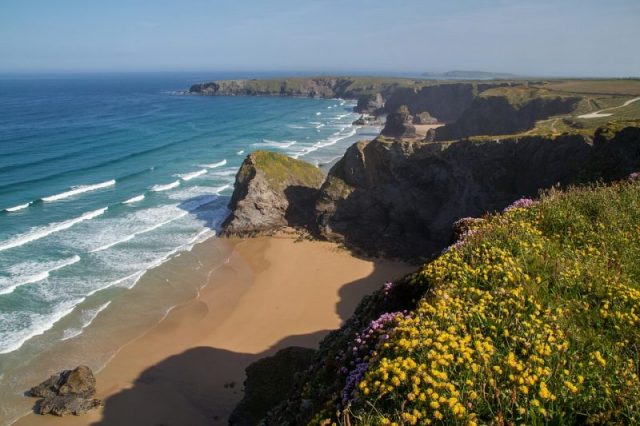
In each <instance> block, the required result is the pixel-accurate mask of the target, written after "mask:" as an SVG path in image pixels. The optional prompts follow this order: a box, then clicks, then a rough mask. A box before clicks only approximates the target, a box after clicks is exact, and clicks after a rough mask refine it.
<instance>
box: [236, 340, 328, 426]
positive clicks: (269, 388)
mask: <svg viewBox="0 0 640 426" xmlns="http://www.w3.org/2000/svg"><path fill="white" fill-rule="evenodd" d="M315 353H316V351H315V350H313V349H308V348H301V347H295V346H294V347H289V348H285V349H282V350H280V351H278V352H277V353H276V354H275V355H273V356H271V357H267V358H262V359H260V360H258V361H256V362H254V363H253V364H251V365H250V366H249V367H247V369H246V372H247V379H246V380H245V382H244V388H245V395H244V398H243V399H242V401H240V403H239V404H238V406H237V407H236V408H235V409H234V410H233V413H232V414H231V417H230V418H229V424H230V425H234V426H253V425H257V424H258V422H259V421H260V419H262V418H263V417H264V416H265V415H266V414H267V412H268V411H269V410H271V409H272V408H274V407H275V406H277V405H278V404H279V403H281V402H282V401H284V400H285V399H286V398H287V396H288V394H289V391H290V390H291V388H292V386H293V383H294V379H295V377H296V375H297V374H299V373H301V372H303V371H304V370H306V368H307V367H308V366H309V365H310V364H311V363H312V361H313V359H314V356H315Z"/></svg>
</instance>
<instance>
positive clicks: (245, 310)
mask: <svg viewBox="0 0 640 426" xmlns="http://www.w3.org/2000/svg"><path fill="white" fill-rule="evenodd" d="M217 243H219V242H216V240H215V239H212V240H209V241H207V242H205V243H203V244H202V245H200V246H199V247H198V248H197V250H198V251H200V252H203V253H206V250H207V248H208V247H207V245H215V244H217ZM234 244H235V247H234V249H233V251H232V254H231V256H230V258H229V262H228V263H226V264H224V265H223V266H222V267H218V268H217V269H216V270H214V271H212V272H211V274H210V276H209V280H208V285H207V286H206V287H204V288H203V289H202V290H201V291H200V294H199V295H198V297H197V298H195V299H194V300H192V301H189V302H186V303H183V304H181V305H179V306H177V307H176V308H174V309H173V310H172V311H171V312H170V313H169V314H168V315H167V317H166V318H165V319H164V320H162V321H161V322H160V323H159V324H158V325H156V326H155V327H153V328H152V329H151V330H150V331H149V332H147V333H146V334H144V335H143V336H142V337H140V338H138V339H136V340H134V341H133V342H131V343H129V344H127V345H126V346H124V347H123V348H122V349H121V350H120V351H119V352H118V353H117V354H116V355H115V356H114V357H113V359H112V360H111V361H110V362H109V363H108V364H107V365H106V367H105V368H104V369H102V370H101V371H100V372H99V373H98V374H97V381H98V386H97V387H98V397H99V398H101V399H103V400H104V401H105V406H104V408H103V409H101V410H96V411H93V412H91V413H89V414H86V415H83V416H80V417H65V418H55V417H52V416H37V415H34V414H30V415H28V416H26V417H23V418H22V419H20V420H19V421H18V422H17V423H15V424H16V425H88V424H100V425H165V426H171V425H211V424H220V425H223V424H227V420H228V416H229V414H230V413H231V411H232V410H233V408H234V407H235V405H236V404H237V403H238V401H239V400H240V399H241V398H242V382H243V381H244V378H245V375H244V369H245V368H246V367H247V365H249V364H250V363H252V362H254V361H255V360H257V359H259V358H261V357H264V356H268V355H271V354H273V353H275V352H276V351H277V350H279V349H281V348H284V347H287V346H292V345H296V346H305V347H312V348H313V347H317V345H318V343H319V342H320V340H321V339H322V338H323V337H324V336H325V335H326V334H327V333H328V332H329V331H330V330H332V329H335V328H338V327H339V326H340V324H341V323H342V322H343V321H344V320H345V319H347V318H348V317H349V316H350V315H351V314H352V313H353V311H354V309H355V307H356V306H357V304H358V303H359V301H360V300H361V299H362V297H363V296H364V295H366V294H368V293H371V292H372V291H374V290H376V289H377V288H379V287H380V286H381V285H382V284H383V283H384V282H385V280H391V279H394V278H398V277H400V276H402V275H403V274H405V273H408V272H411V271H412V270H413V269H414V268H413V267H412V266H410V265H406V264H403V263H399V262H392V261H372V260H365V259H359V258H356V257H353V256H352V255H351V254H350V253H349V252H347V251H345V250H343V249H340V248H338V247H337V246H336V245H334V244H331V243H326V242H317V241H302V242H296V241H294V240H293V239H292V238H291V237H287V236H281V237H261V238H255V239H249V240H243V241H235V242H234ZM212 248H213V246H212ZM174 272H175V271H174ZM182 273H184V274H188V273H189V271H188V270H185V271H182Z"/></svg>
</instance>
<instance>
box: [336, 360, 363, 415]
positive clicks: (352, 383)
mask: <svg viewBox="0 0 640 426" xmlns="http://www.w3.org/2000/svg"><path fill="white" fill-rule="evenodd" d="M368 368H369V364H368V363H366V362H361V363H360V364H358V365H356V368H354V369H353V370H352V371H351V373H349V375H348V376H347V381H346V383H345V385H344V389H343V390H342V406H343V407H346V406H347V405H349V403H350V402H351V401H353V399H354V394H355V392H356V389H357V387H358V383H360V382H361V381H362V379H364V375H365V373H366V372H367V369H368Z"/></svg>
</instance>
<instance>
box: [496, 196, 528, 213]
mask: <svg viewBox="0 0 640 426" xmlns="http://www.w3.org/2000/svg"><path fill="white" fill-rule="evenodd" d="M535 204H536V201H535V200H532V199H531V198H520V199H519V200H516V201H514V202H513V203H511V204H510V205H509V206H507V207H505V209H504V210H503V211H505V212H508V211H511V210H515V209H526V208H529V207H531V206H533V205H535Z"/></svg>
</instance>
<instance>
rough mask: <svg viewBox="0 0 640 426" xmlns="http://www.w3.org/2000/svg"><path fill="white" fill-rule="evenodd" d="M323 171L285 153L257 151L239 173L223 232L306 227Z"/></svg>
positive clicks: (234, 233) (255, 232)
mask: <svg viewBox="0 0 640 426" xmlns="http://www.w3.org/2000/svg"><path fill="white" fill-rule="evenodd" d="M323 180H324V174H323V173H322V172H321V171H320V169H318V168H317V167H315V166H314V165H312V164H309V163H306V162H304V161H299V160H295V159H293V158H290V157H288V156H286V155H284V154H278V153H274V152H270V151H255V152H253V153H251V154H249V155H248V156H247V157H246V158H245V160H244V162H243V163H242V166H240V169H239V170H238V173H237V174H236V180H235V185H234V191H233V196H232V197H231V202H230V204H229V208H230V209H231V214H230V215H229V217H228V218H227V219H226V220H225V222H224V223H223V225H222V227H223V235H226V236H251V235H258V234H269V233H273V232H275V231H277V230H279V229H282V228H284V227H287V226H290V227H305V226H306V225H307V224H308V223H310V222H311V221H312V218H313V205H314V201H315V198H316V195H317V191H318V188H320V186H321V185H322V182H323Z"/></svg>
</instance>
